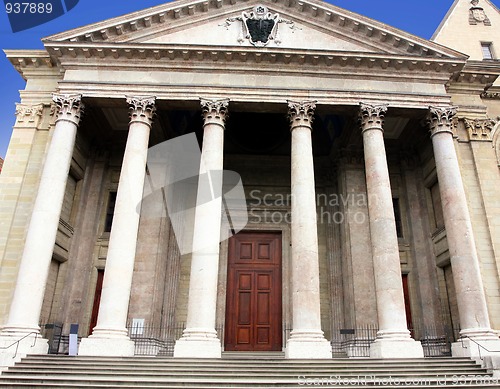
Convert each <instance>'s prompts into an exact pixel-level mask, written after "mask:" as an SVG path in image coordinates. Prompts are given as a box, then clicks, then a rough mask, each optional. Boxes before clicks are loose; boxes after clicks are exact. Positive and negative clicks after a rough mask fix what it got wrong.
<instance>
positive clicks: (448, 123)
mask: <svg viewBox="0 0 500 389" xmlns="http://www.w3.org/2000/svg"><path fill="white" fill-rule="evenodd" d="M456 114H457V108H456V107H429V113H428V114H427V124H428V125H429V128H430V130H431V137H433V136H434V135H436V134H438V133H440V132H448V133H450V134H452V135H453V118H454V116H455V115H456Z"/></svg>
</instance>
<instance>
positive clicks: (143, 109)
mask: <svg viewBox="0 0 500 389" xmlns="http://www.w3.org/2000/svg"><path fill="white" fill-rule="evenodd" d="M126 98H127V104H128V106H129V117H130V123H133V122H140V123H144V124H146V125H148V126H149V127H151V126H152V124H153V120H154V117H155V114H156V105H155V100H156V97H154V96H146V97H144V96H143V97H136V96H126Z"/></svg>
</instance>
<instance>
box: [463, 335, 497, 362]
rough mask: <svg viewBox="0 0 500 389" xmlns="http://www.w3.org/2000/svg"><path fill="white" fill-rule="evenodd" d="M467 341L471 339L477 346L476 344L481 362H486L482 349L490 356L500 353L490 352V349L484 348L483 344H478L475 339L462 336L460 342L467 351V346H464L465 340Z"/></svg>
mask: <svg viewBox="0 0 500 389" xmlns="http://www.w3.org/2000/svg"><path fill="white" fill-rule="evenodd" d="M465 339H469V340H470V341H471V342H472V343H475V344H476V346H477V352H478V355H479V359H480V360H481V361H482V360H484V358H483V356H482V354H481V349H483V350H484V351H486V352H487V353H488V354H490V353H500V350H490V349H488V348H486V347H484V346H483V345H482V344H480V343H479V342H477V341H476V340H474V339H472V338H470V337H468V336H461V337H460V339H459V340H460V342H461V343H462V348H465V349H467V346H466V345H464V340H465ZM497 355H498V354H497Z"/></svg>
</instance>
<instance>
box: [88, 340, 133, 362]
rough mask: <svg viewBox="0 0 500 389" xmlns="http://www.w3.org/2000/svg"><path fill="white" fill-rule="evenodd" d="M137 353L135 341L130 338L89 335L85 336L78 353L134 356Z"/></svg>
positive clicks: (96, 355) (103, 355)
mask: <svg viewBox="0 0 500 389" xmlns="http://www.w3.org/2000/svg"><path fill="white" fill-rule="evenodd" d="M134 354H135V343H134V342H133V341H132V340H130V338H129V337H128V336H127V337H123V338H105V337H101V336H93V335H91V336H89V337H88V338H83V339H82V340H81V342H80V347H79V348H78V355H85V356H93V357H132V356H134Z"/></svg>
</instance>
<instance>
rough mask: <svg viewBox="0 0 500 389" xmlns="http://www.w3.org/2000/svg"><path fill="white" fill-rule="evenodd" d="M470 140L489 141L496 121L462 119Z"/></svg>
mask: <svg viewBox="0 0 500 389" xmlns="http://www.w3.org/2000/svg"><path fill="white" fill-rule="evenodd" d="M462 120H463V122H464V124H465V128H466V129H467V132H468V133H469V139H470V140H485V141H491V140H492V139H493V138H492V133H493V129H494V128H495V125H496V121H495V120H493V119H467V118H463V119H462Z"/></svg>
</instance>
